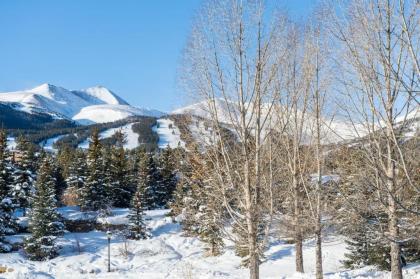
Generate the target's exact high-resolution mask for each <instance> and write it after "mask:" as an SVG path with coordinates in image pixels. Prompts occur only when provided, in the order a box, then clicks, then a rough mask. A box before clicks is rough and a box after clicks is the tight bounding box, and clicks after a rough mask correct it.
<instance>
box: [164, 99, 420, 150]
mask: <svg viewBox="0 0 420 279" xmlns="http://www.w3.org/2000/svg"><path fill="white" fill-rule="evenodd" d="M214 105H215V108H216V111H217V114H218V117H217V118H218V121H219V122H222V123H225V124H227V125H230V126H231V127H232V126H234V124H235V123H238V119H239V118H238V117H239V110H238V109H237V108H236V107H235V104H234V103H232V104H231V105H229V106H228V105H226V101H225V100H222V99H216V100H215V104H214ZM268 107H269V106H268V105H264V104H263V108H262V111H263V114H267V113H268V111H269V109H268ZM272 111H275V113H274V114H273V118H272V121H273V123H274V122H275V120H280V122H281V123H289V126H290V125H291V124H292V122H293V117H291V115H290V113H287V112H286V111H285V110H284V108H282V107H277V108H276V109H273V110H272ZM282 111H283V112H282ZM278 112H282V113H278ZM171 114H173V115H180V114H187V115H193V116H198V117H202V118H206V119H209V118H210V117H211V113H210V112H209V108H208V104H207V102H206V101H202V102H199V103H195V104H192V105H189V106H186V107H183V108H179V109H176V110H174V111H172V113H171ZM247 117H248V118H251V117H254V116H251V115H247ZM280 117H281V118H280ZM298 117H300V116H298ZM306 117H307V118H306V120H305V123H304V127H303V134H304V135H303V141H304V142H308V141H310V140H311V136H310V134H311V133H312V132H311V131H313V129H314V125H315V118H314V117H312V116H310V115H309V114H307V116H306ZM406 118H407V119H410V120H411V122H412V123H411V124H410V127H408V129H409V132H408V133H407V135H409V134H415V133H416V131H417V130H418V129H419V127H420V124H419V123H420V119H419V118H420V109H419V108H417V109H414V110H412V111H411V112H410V113H409V114H407V116H406ZM403 120H404V117H403V116H399V117H398V118H397V119H396V121H397V122H401V121H403ZM251 122H252V121H251ZM323 122H324V123H323V127H322V131H321V133H322V140H321V141H322V142H323V143H324V144H331V143H338V142H342V141H348V140H352V139H355V138H359V137H364V136H366V135H367V134H368V129H367V128H366V127H365V126H364V125H363V124H361V123H359V124H357V123H354V124H352V123H351V122H349V121H346V120H344V119H334V120H333V121H330V120H329V119H324V120H323Z"/></svg>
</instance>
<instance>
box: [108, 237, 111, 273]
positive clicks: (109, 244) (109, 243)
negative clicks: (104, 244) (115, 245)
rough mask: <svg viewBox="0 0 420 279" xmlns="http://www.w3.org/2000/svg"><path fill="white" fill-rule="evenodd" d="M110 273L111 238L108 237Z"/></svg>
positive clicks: (109, 266) (109, 267)
mask: <svg viewBox="0 0 420 279" xmlns="http://www.w3.org/2000/svg"><path fill="white" fill-rule="evenodd" d="M108 272H111V238H110V237H108Z"/></svg>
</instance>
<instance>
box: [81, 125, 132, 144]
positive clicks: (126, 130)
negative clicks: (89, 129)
mask: <svg viewBox="0 0 420 279" xmlns="http://www.w3.org/2000/svg"><path fill="white" fill-rule="evenodd" d="M134 124H135V123H129V124H126V125H123V126H120V127H116V128H111V129H107V130H105V131H103V132H101V133H100V134H99V139H106V138H110V137H112V136H113V135H114V134H115V133H116V132H117V131H120V130H121V132H122V133H123V134H124V135H125V139H126V142H125V144H124V148H126V149H134V148H136V147H137V146H139V142H138V138H139V135H138V134H136V133H134V132H133V129H132V127H133V125H134ZM78 147H79V148H82V149H88V148H89V138H88V139H86V140H85V141H83V142H82V143H80V144H79V146H78Z"/></svg>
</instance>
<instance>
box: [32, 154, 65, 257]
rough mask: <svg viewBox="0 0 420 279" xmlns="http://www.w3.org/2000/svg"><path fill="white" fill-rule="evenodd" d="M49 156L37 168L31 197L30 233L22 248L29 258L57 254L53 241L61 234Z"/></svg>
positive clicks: (61, 225) (62, 226)
mask: <svg viewBox="0 0 420 279" xmlns="http://www.w3.org/2000/svg"><path fill="white" fill-rule="evenodd" d="M52 171H53V170H52V163H51V158H49V157H48V156H45V157H44V159H43V160H42V164H41V167H40V169H39V173H38V177H37V180H36V184H35V192H34V195H33V197H32V198H31V211H30V215H29V230H30V232H31V233H32V235H31V236H30V237H29V238H28V239H26V241H25V244H24V250H25V252H26V254H27V255H28V258H29V259H31V260H41V261H42V260H47V259H51V258H54V257H56V256H57V255H58V249H59V247H57V245H56V243H55V241H56V238H57V236H59V235H62V234H63V229H64V225H63V223H61V222H60V221H59V215H58V212H57V211H56V204H57V200H56V198H55V196H56V195H55V183H56V181H55V179H54V177H53V174H52Z"/></svg>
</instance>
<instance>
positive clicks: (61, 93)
mask: <svg viewBox="0 0 420 279" xmlns="http://www.w3.org/2000/svg"><path fill="white" fill-rule="evenodd" d="M0 103H3V104H11V105H12V106H13V107H14V108H16V109H17V110H21V111H24V112H27V113H44V114H49V115H51V116H52V117H54V118H60V119H68V120H76V121H79V122H80V123H81V124H91V123H104V122H113V121H116V120H120V119H123V118H126V117H130V116H136V115H145V116H154V117H156V116H161V115H163V113H162V112H159V111H155V110H148V109H141V108H136V107H132V106H130V105H129V104H128V103H127V102H126V101H125V100H123V99H122V98H121V97H119V96H118V95H116V94H115V93H114V92H112V91H110V90H109V89H107V88H105V87H103V86H96V87H91V88H87V89H83V90H68V89H65V88H63V87H59V86H55V85H52V84H48V83H45V84H42V85H40V86H38V87H35V88H33V89H29V90H23V91H16V92H6V93H0Z"/></svg>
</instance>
